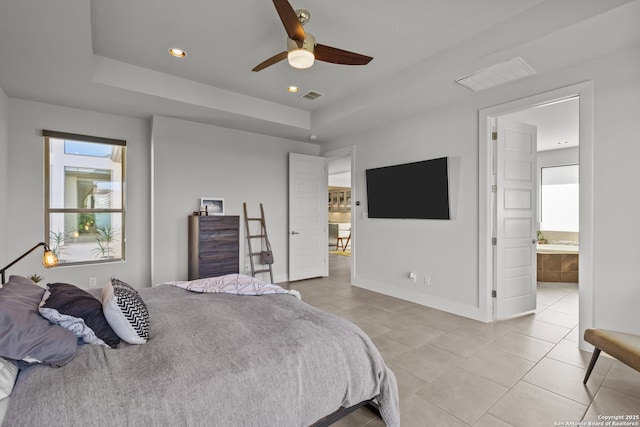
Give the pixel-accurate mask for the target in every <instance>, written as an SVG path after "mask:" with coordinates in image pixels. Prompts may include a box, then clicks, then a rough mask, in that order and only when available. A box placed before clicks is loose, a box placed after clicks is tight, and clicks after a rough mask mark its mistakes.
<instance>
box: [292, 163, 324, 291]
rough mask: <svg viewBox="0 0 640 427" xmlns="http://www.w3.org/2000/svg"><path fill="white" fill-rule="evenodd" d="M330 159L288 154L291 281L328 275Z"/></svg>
mask: <svg viewBox="0 0 640 427" xmlns="http://www.w3.org/2000/svg"><path fill="white" fill-rule="evenodd" d="M327 181H328V174H327V159H326V158H324V157H317V156H309V155H306V154H296V153H289V280H302V279H309V278H311V277H320V276H328V275H329V266H328V263H327V257H328V251H327V247H328V245H329V241H328V239H329V234H328V231H327V228H328V226H329V224H328V222H329V209H328V207H327V197H328V182H327Z"/></svg>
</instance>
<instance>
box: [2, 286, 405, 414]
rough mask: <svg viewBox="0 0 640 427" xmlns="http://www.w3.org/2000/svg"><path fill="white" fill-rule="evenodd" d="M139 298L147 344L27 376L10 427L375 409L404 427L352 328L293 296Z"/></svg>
mask: <svg viewBox="0 0 640 427" xmlns="http://www.w3.org/2000/svg"><path fill="white" fill-rule="evenodd" d="M1 292H2V289H0V295H2V293H1ZM137 292H138V293H139V296H140V298H141V299H142V300H143V301H144V303H145V304H146V307H147V308H148V314H149V319H150V327H149V332H148V342H146V343H145V344H142V345H135V344H128V343H126V342H121V343H120V344H119V345H118V347H117V348H115V349H113V348H109V347H108V346H105V345H88V344H84V345H80V346H78V348H77V351H76V353H75V356H74V357H73V358H72V359H71V360H70V361H69V362H68V363H66V364H64V366H62V367H58V368H54V367H51V366H46V365H43V364H36V365H32V366H30V367H28V368H26V369H23V370H21V371H20V374H19V375H18V379H17V381H16V383H15V386H14V388H13V392H12V394H11V397H10V401H9V405H8V409H7V413H6V415H5V418H4V421H3V424H2V425H3V426H25V425H29V426H37V425H48V426H93V425H95V426H102V425H111V426H125V425H131V426H133V425H135V426H152V425H153V426H160V425H162V426H164V425H171V426H182V425H185V426H205V425H206V426H214V425H215V426H309V425H314V423H319V422H320V421H321V420H322V422H325V424H328V423H330V422H331V420H333V419H334V418H330V417H328V416H329V415H331V414H334V413H335V412H336V411H339V410H344V408H355V407H358V405H362V404H365V403H367V402H370V401H371V402H373V403H374V404H376V406H377V407H378V409H379V412H380V415H381V417H382V419H383V421H384V422H385V423H386V424H387V425H388V426H398V425H400V416H399V409H398V391H397V385H396V380H395V377H394V375H393V373H392V372H391V371H390V370H389V369H388V368H387V367H386V365H385V363H384V361H383V359H382V357H381V355H380V353H379V352H378V350H377V349H376V348H375V346H374V345H373V343H372V342H371V340H370V339H369V337H367V335H366V334H365V333H364V332H362V331H361V330H360V329H359V328H358V327H357V326H355V325H354V324H352V323H350V322H348V321H346V320H344V319H341V318H339V317H338V316H335V315H333V314H331V313H327V312H324V311H322V310H319V309H317V308H315V307H313V306H311V305H309V304H307V303H305V302H304V301H301V300H300V299H298V298H296V297H295V296H292V295H289V294H271V295H260V296H245V295H242V296H240V295H232V294H227V293H202V292H192V291H189V290H185V289H182V288H180V287H176V286H170V285H160V286H156V287H152V288H141V289H137ZM335 418H337V417H335ZM327 420H329V421H327ZM322 422H320V423H319V424H322ZM319 424H317V425H319Z"/></svg>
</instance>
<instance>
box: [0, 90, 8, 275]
mask: <svg viewBox="0 0 640 427" xmlns="http://www.w3.org/2000/svg"><path fill="white" fill-rule="evenodd" d="M8 197H9V98H7V95H5V93H4V91H3V90H2V88H1V87H0V200H1V201H2V203H0V268H2V267H4V266H5V265H7V264H8V263H9V262H11V260H9V259H8V258H9V255H8V254H7V246H8V245H7V212H8V206H9V204H8V203H7V202H8V201H9V199H8ZM7 279H8V277H7Z"/></svg>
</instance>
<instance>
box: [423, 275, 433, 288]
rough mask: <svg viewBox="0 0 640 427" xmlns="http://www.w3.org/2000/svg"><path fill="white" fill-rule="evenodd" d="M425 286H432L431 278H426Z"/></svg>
mask: <svg viewBox="0 0 640 427" xmlns="http://www.w3.org/2000/svg"><path fill="white" fill-rule="evenodd" d="M424 284H425V285H427V286H431V277H430V276H424Z"/></svg>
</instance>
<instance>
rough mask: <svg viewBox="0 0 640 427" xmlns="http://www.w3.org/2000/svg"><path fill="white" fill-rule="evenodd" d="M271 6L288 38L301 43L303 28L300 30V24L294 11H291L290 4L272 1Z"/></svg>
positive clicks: (279, 0) (284, 0)
mask: <svg viewBox="0 0 640 427" xmlns="http://www.w3.org/2000/svg"><path fill="white" fill-rule="evenodd" d="M273 4H274V6H275V7H276V10H277V11H278V15H279V16H280V20H281V21H282V25H284V29H285V31H286V32H287V35H288V36H289V38H290V39H293V40H298V41H301V42H302V41H304V39H305V34H304V28H302V24H301V23H300V20H298V16H297V15H296V11H295V10H293V7H292V6H291V4H290V3H289V2H288V1H287V0H273Z"/></svg>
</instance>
